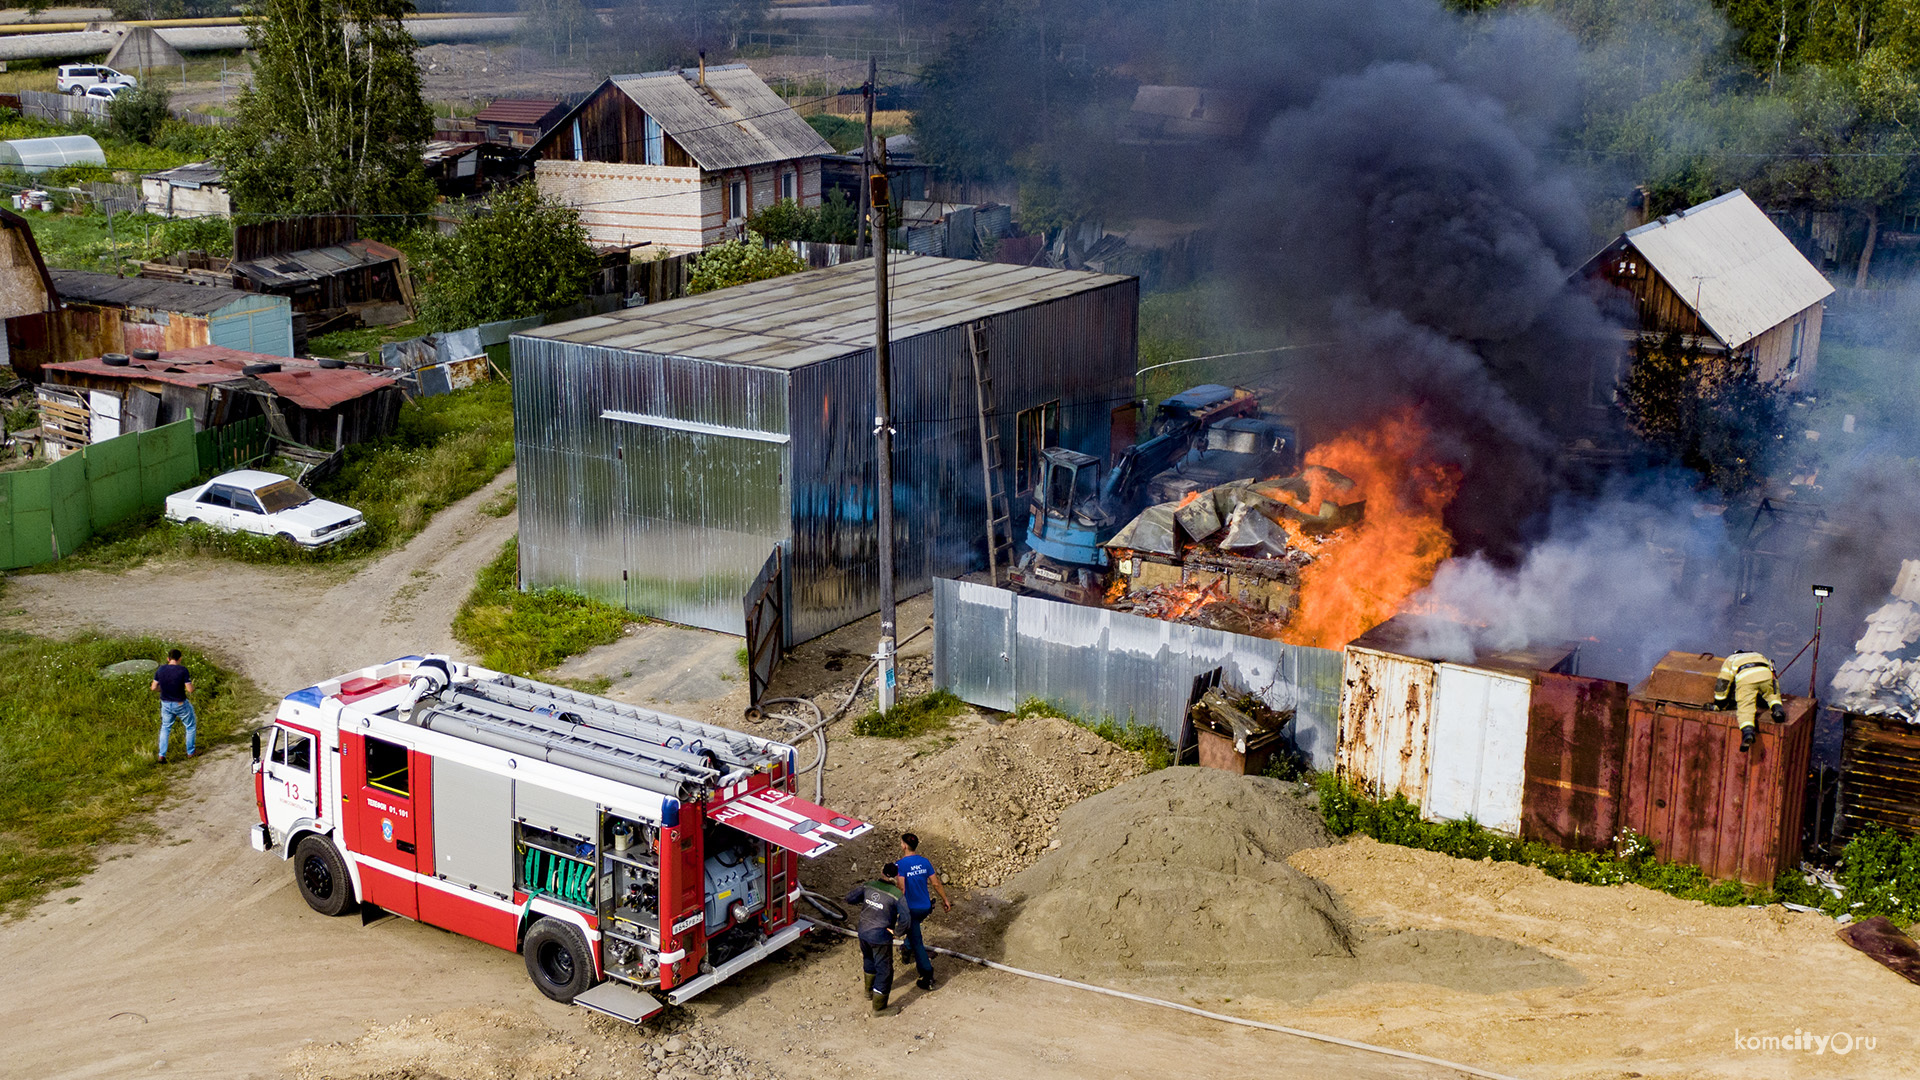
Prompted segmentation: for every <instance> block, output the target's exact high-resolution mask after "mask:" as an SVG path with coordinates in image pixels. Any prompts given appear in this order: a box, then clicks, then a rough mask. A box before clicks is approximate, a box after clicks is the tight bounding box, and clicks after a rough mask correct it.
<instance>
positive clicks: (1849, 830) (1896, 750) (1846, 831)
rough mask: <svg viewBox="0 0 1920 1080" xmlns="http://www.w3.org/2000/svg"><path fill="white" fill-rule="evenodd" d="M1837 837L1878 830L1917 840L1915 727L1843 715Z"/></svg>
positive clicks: (1919, 743) (1919, 749)
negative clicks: (1870, 828)
mask: <svg viewBox="0 0 1920 1080" xmlns="http://www.w3.org/2000/svg"><path fill="white" fill-rule="evenodd" d="M1842 729H1843V736H1842V742H1841V751H1840V835H1842V836H1855V835H1858V834H1859V833H1860V832H1861V831H1862V830H1863V829H1866V828H1869V827H1872V826H1876V825H1877V826H1880V827H1882V828H1886V829H1891V830H1893V831H1894V832H1897V833H1899V834H1901V835H1903V836H1920V725H1916V724H1910V723H1908V722H1906V721H1905V720H1901V719H1899V718H1898V717H1888V716H1863V715H1861V714H1859V713H1843V714H1842Z"/></svg>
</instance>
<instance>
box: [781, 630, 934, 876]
mask: <svg viewBox="0 0 1920 1080" xmlns="http://www.w3.org/2000/svg"><path fill="white" fill-rule="evenodd" d="M931 629H933V624H931V623H929V624H927V625H926V626H923V627H921V628H920V629H918V630H915V631H914V632H913V633H911V634H908V635H907V636H906V637H904V638H901V639H900V644H898V645H896V646H894V649H895V651H896V652H898V650H899V649H900V648H902V647H904V646H905V645H906V644H907V642H909V641H912V640H913V639H914V638H917V637H919V636H920V635H921V634H924V633H926V632H927V631H929V630H931ZM879 666H880V661H879V660H878V659H875V660H874V661H873V662H872V663H870V664H868V665H867V666H866V667H864V668H861V669H860V674H859V675H857V676H855V678H854V680H853V686H852V687H851V688H850V689H849V690H848V691H847V696H846V697H845V698H843V699H841V701H840V707H839V708H837V709H835V710H833V715H832V716H827V715H825V714H823V713H822V712H821V711H820V706H818V705H816V704H814V703H813V702H812V701H811V700H809V699H807V698H796V697H775V698H761V699H760V706H759V707H758V708H756V709H753V710H749V715H751V714H752V713H753V712H758V711H760V709H763V708H764V707H766V706H768V705H805V706H806V707H807V708H809V709H812V710H813V724H812V725H811V726H805V727H801V726H800V725H803V724H806V721H805V720H804V719H802V718H800V717H798V716H787V715H785V714H782V713H765V714H764V715H766V716H767V717H768V718H770V719H773V720H778V721H780V722H781V723H784V724H788V725H792V726H794V727H797V728H798V730H797V731H795V732H794V733H793V735H792V736H790V737H791V738H792V739H793V741H794V742H799V741H800V740H801V739H804V738H806V737H807V736H809V735H811V736H813V739H814V745H815V746H817V747H818V748H819V752H818V753H817V754H816V755H815V756H814V759H813V764H811V765H808V766H807V767H806V768H804V769H796V770H794V773H793V775H795V776H804V775H806V774H807V773H813V801H814V802H816V803H820V802H825V801H826V786H827V728H828V727H829V726H831V725H832V724H835V723H837V722H838V721H839V720H840V719H841V718H842V717H844V716H846V715H847V710H848V709H850V708H852V707H853V701H854V699H855V698H857V697H859V696H860V685H861V684H862V683H864V682H866V681H867V676H869V675H871V674H873V672H874V669H875V668H877V667H879ZM815 906H816V907H817V906H818V905H815Z"/></svg>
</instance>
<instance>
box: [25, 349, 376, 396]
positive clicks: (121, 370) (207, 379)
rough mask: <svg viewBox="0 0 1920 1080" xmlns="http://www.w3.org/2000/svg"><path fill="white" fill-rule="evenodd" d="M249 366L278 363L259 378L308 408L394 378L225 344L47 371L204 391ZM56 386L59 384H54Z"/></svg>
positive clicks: (59, 366) (365, 391) (65, 365)
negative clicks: (276, 368)
mask: <svg viewBox="0 0 1920 1080" xmlns="http://www.w3.org/2000/svg"><path fill="white" fill-rule="evenodd" d="M249 364H278V365H280V370H279V371H273V372H267V373H265V374H263V375H257V376H254V378H257V379H259V380H260V381H262V382H264V383H266V384H267V385H268V386H270V387H272V388H273V392H274V393H275V394H278V395H279V396H280V397H282V398H285V399H286V400H287V401H289V402H291V403H293V404H294V405H297V406H299V407H300V408H303V409H331V408H333V407H334V406H335V405H338V404H340V403H342V402H346V401H352V400H354V399H355V398H360V397H365V396H366V395H368V394H371V393H373V392H375V391H378V390H384V389H386V388H388V387H390V386H392V385H394V379H393V376H391V375H387V374H383V373H376V372H371V371H365V370H361V369H358V368H350V367H348V368H323V367H321V366H320V364H319V362H318V361H314V360H302V359H294V358H289V357H284V356H266V355H263V354H261V353H250V352H242V351H241V350H239V349H229V348H226V347H225V346H221V345H198V346H195V347H193V348H191V349H168V350H165V351H163V352H162V353H161V354H160V359H158V360H131V361H129V362H128V363H127V364H126V366H124V367H109V366H108V365H107V364H106V363H104V362H103V361H101V359H100V358H99V357H94V358H92V359H89V360H69V361H67V362H65V363H59V364H46V365H43V366H42V367H41V369H40V370H41V371H43V372H72V373H74V374H80V375H89V376H92V377H94V378H109V379H126V380H128V381H129V382H131V381H135V380H138V381H141V382H158V383H166V384H168V385H171V386H186V387H202V386H216V385H219V384H222V383H230V382H233V381H235V380H236V379H239V378H241V377H242V376H241V373H240V372H241V369H242V368H244V367H246V366H247V365H249ZM50 381H54V382H56V383H57V380H50Z"/></svg>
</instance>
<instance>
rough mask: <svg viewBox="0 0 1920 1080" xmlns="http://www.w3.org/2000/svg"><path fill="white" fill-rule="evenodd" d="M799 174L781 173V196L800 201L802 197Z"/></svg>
mask: <svg viewBox="0 0 1920 1080" xmlns="http://www.w3.org/2000/svg"><path fill="white" fill-rule="evenodd" d="M798 180H799V174H797V173H794V172H783V173H781V174H780V197H781V198H783V199H793V200H795V201H798V199H799V197H800V184H799V183H798Z"/></svg>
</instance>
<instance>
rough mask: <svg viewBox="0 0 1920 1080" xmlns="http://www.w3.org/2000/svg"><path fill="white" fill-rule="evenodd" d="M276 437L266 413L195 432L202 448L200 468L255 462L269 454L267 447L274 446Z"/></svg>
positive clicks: (208, 470) (217, 469)
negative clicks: (265, 415)
mask: <svg viewBox="0 0 1920 1080" xmlns="http://www.w3.org/2000/svg"><path fill="white" fill-rule="evenodd" d="M272 438H273V436H272V433H270V432H269V431H268V430H267V418H266V417H264V416H255V417H250V418H248V419H246V420H241V421H239V422H237V423H232V424H228V425H227V426H226V427H217V428H208V429H207V430H205V431H203V432H201V433H199V434H198V435H196V436H194V439H195V441H196V442H198V443H199V448H200V471H201V472H203V473H216V472H226V471H227V470H229V469H238V468H240V467H241V466H243V465H251V464H253V463H254V462H256V461H258V460H260V459H261V458H263V457H266V456H267V451H268V450H269V449H271V448H272V447H271V442H272Z"/></svg>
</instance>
